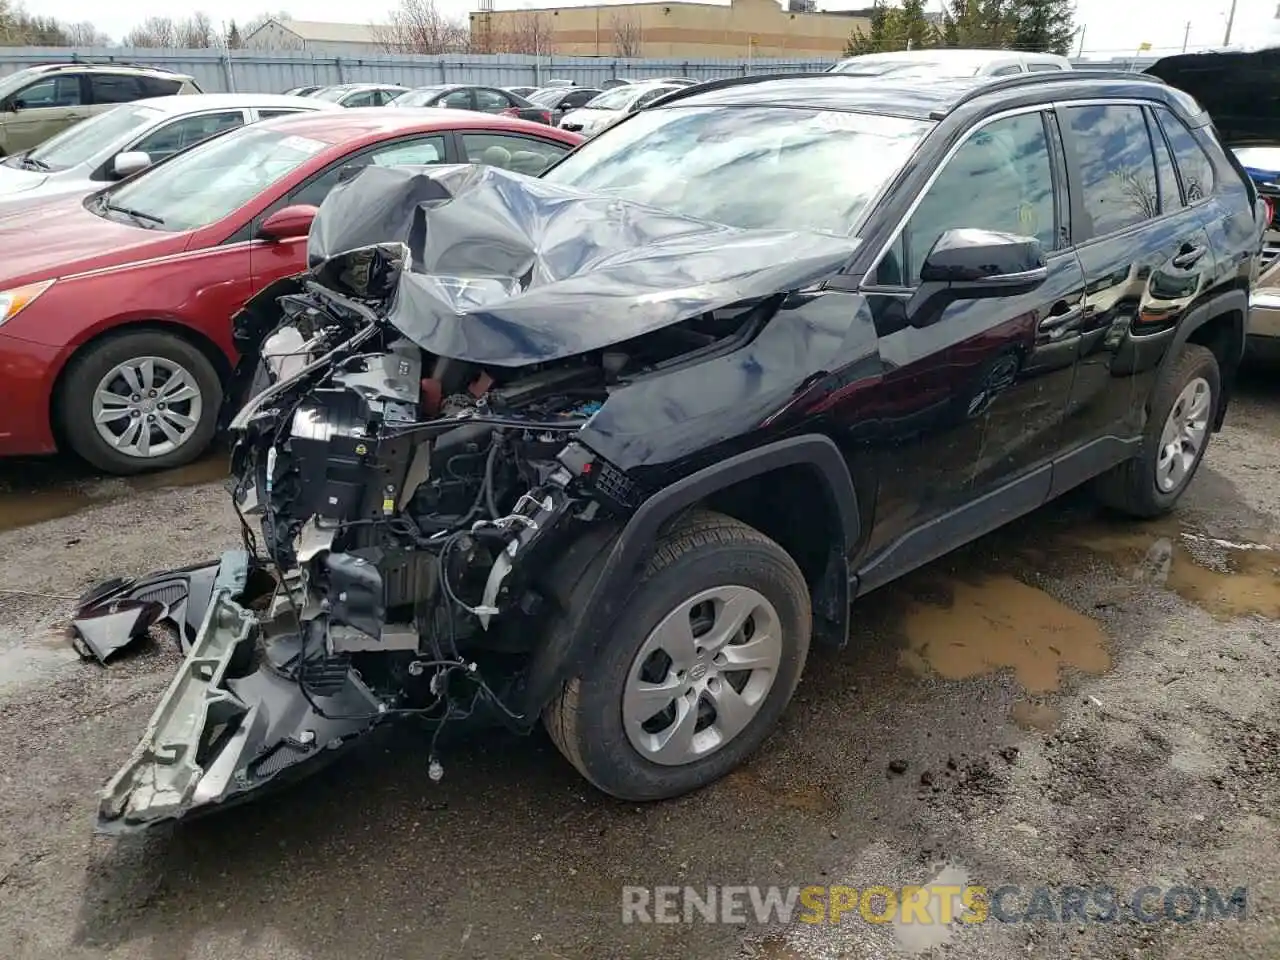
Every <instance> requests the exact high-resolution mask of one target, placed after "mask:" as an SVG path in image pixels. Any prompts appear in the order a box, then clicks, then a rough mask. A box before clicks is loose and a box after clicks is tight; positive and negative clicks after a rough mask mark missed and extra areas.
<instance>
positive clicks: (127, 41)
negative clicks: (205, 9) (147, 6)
mask: <svg viewBox="0 0 1280 960" xmlns="http://www.w3.org/2000/svg"><path fill="white" fill-rule="evenodd" d="M121 43H122V44H123V45H124V46H126V47H176V46H177V45H178V26H177V24H175V23H174V22H173V18H172V17H147V19H145V20H143V21H142V22H141V23H140V24H138V25H137V26H136V27H134V28H133V29H132V30H130V31H129V32H128V33H126V34H125V35H124V39H123V40H122V41H121Z"/></svg>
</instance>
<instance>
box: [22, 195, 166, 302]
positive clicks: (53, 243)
mask: <svg viewBox="0 0 1280 960" xmlns="http://www.w3.org/2000/svg"><path fill="white" fill-rule="evenodd" d="M15 206H19V205H18V204H15ZM176 237H177V234H173V233H162V232H160V231H152V230H146V229H143V228H142V227H135V226H132V225H130V224H125V223H117V222H115V221H113V220H105V219H103V218H102V217H98V216H95V215H94V214H92V213H90V212H89V211H88V210H86V209H85V208H84V204H83V202H82V201H81V198H79V197H55V198H53V199H51V200H44V201H43V202H40V203H36V204H33V205H31V206H29V207H27V206H22V207H21V209H11V208H10V206H9V205H7V204H2V203H0V250H3V251H4V256H3V257H0V288H3V287H7V286H12V285H15V284H21V283H33V282H35V281H38V280H47V279H49V278H50V277H65V276H68V275H70V274H73V273H80V272H82V271H85V270H93V269H98V268H101V267H108V266H114V265H116V264H119V263H127V262H129V261H131V260H136V259H139V258H140V257H142V256H145V255H147V253H148V251H149V248H154V247H161V246H164V247H168V246H172V244H173V243H174V240H175V238H176Z"/></svg>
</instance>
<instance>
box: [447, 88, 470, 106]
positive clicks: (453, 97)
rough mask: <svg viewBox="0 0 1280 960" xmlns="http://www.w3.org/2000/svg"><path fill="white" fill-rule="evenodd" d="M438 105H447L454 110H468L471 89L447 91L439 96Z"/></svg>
mask: <svg viewBox="0 0 1280 960" xmlns="http://www.w3.org/2000/svg"><path fill="white" fill-rule="evenodd" d="M439 105H440V106H442V107H449V108H451V109H454V110H470V109H471V91H470V90H455V91H453V93H447V94H445V95H444V96H443V97H441V98H440V103H439Z"/></svg>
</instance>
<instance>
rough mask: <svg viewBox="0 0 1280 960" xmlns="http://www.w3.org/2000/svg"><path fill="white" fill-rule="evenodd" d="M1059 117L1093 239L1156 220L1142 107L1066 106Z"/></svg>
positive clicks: (1151, 160) (1153, 165)
mask: <svg viewBox="0 0 1280 960" xmlns="http://www.w3.org/2000/svg"><path fill="white" fill-rule="evenodd" d="M1063 113H1064V114H1065V116H1066V121H1067V126H1068V128H1069V130H1070V131H1071V140H1072V141H1073V143H1074V144H1075V152H1076V159H1077V160H1078V161H1079V165H1080V176H1081V180H1082V181H1083V182H1082V184H1081V187H1082V190H1083V193H1084V208H1085V213H1087V214H1088V216H1089V219H1090V221H1091V222H1092V224H1093V234H1094V235H1095V236H1104V235H1106V234H1109V233H1115V232H1116V231H1118V230H1123V229H1125V228H1126V227H1130V226H1133V225H1134V224H1135V223H1142V222H1143V221H1144V220H1150V219H1152V218H1154V217H1156V216H1158V215H1159V213H1160V200H1159V196H1158V195H1157V193H1156V162H1155V157H1154V156H1153V155H1152V153H1151V140H1150V138H1149V137H1148V135H1147V122H1146V119H1145V118H1144V117H1143V115H1142V108H1141V107H1139V106H1134V105H1129V104H1119V103H1116V104H1107V105H1104V106H1087V107H1069V108H1068V109H1066V110H1064V111H1063Z"/></svg>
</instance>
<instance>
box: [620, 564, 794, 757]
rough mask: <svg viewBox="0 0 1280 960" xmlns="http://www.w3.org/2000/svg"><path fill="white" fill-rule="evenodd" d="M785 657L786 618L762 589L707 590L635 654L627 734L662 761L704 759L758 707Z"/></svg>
mask: <svg viewBox="0 0 1280 960" xmlns="http://www.w3.org/2000/svg"><path fill="white" fill-rule="evenodd" d="M781 662H782V625H781V620H780V619H779V617H778V612H777V610H776V609H774V606H773V604H771V603H770V602H769V601H768V600H767V599H765V597H764V596H763V594H761V593H759V592H758V591H756V590H752V589H751V588H750V587H742V586H721V587H714V588H712V589H710V590H704V591H702V592H701V593H698V594H696V595H694V596H692V597H690V598H689V599H687V600H685V601H684V602H683V603H681V604H680V605H679V606H677V607H676V608H675V609H674V610H672V611H671V612H670V613H669V614H667V616H666V617H664V618H663V619H662V621H661V622H660V623H659V624H658V625H657V626H656V627H654V629H653V630H652V631H651V632H650V633H649V635H648V637H646V638H645V641H644V643H643V644H641V646H640V649H639V651H638V652H637V653H636V656H635V659H634V660H633V661H632V664H631V669H630V671H629V672H628V674H627V681H626V686H625V687H624V689H623V695H622V722H623V728H624V730H625V731H626V734H627V739H628V740H629V741H630V743H631V745H632V746H633V747H634V748H635V749H636V751H637V752H638V753H639V754H640V755H641V756H643V757H644V758H645V759H646V760H649V761H651V762H653V763H657V764H661V765H663V766H680V765H683V764H687V763H693V762H694V761H697V760H700V759H702V758H703V757H705V756H708V755H710V754H712V753H714V752H715V751H716V750H719V749H720V748H721V747H723V746H724V745H725V744H727V743H729V742H730V741H731V740H733V739H734V737H736V736H738V735H739V734H740V733H741V732H742V731H743V730H744V729H745V728H746V726H747V725H748V724H749V723H750V722H751V721H752V720H753V719H754V718H755V716H756V714H758V713H759V712H760V708H761V707H762V706H763V705H764V703H765V700H766V699H767V698H768V695H769V691H770V690H771V689H772V687H773V683H774V681H775V679H776V678H777V675H778V668H779V665H780V664H781Z"/></svg>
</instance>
